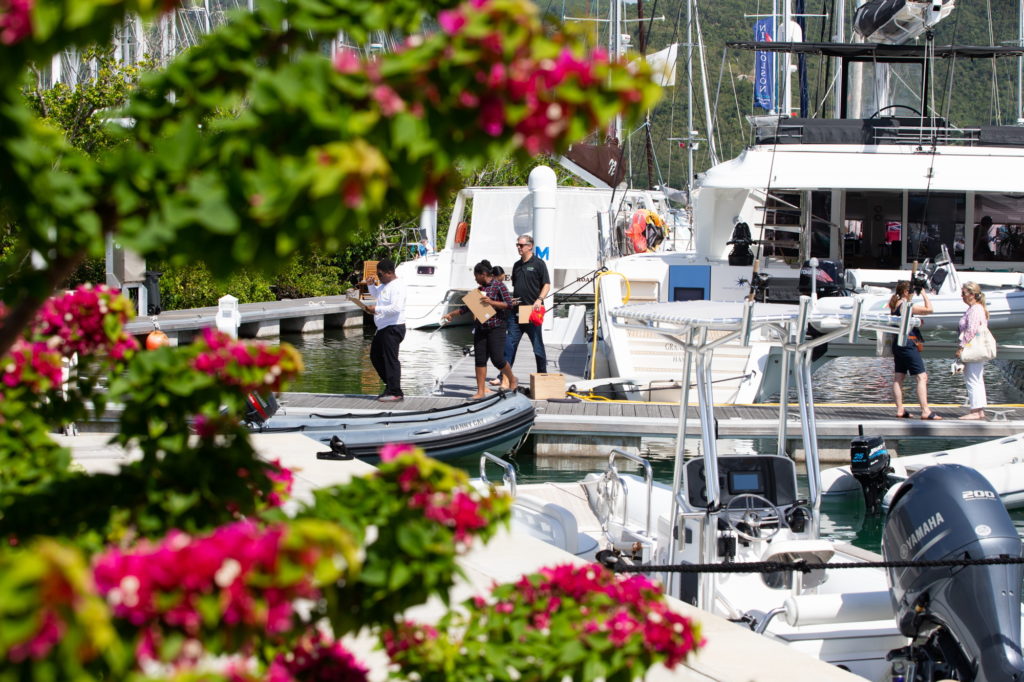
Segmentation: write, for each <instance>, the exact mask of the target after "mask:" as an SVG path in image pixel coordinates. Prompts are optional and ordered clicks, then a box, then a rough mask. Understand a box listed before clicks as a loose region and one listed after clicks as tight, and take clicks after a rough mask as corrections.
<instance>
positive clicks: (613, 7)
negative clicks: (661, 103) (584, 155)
mask: <svg viewBox="0 0 1024 682" xmlns="http://www.w3.org/2000/svg"><path fill="white" fill-rule="evenodd" d="M608 11H609V16H608V53H609V54H610V55H611V58H612V61H616V60H618V59H619V58H620V57H622V0H611V2H610V3H608ZM612 126H613V127H612V134H613V135H614V136H615V139H616V140H618V141H619V143H620V144H625V142H624V141H623V139H622V117H621V116H616V117H615V122H614V123H613V124H612Z"/></svg>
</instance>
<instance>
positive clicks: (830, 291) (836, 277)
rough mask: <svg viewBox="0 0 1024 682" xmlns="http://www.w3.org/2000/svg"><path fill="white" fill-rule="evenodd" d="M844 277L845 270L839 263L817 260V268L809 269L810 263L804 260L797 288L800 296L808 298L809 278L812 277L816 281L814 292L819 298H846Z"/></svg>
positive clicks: (829, 260)
mask: <svg viewBox="0 0 1024 682" xmlns="http://www.w3.org/2000/svg"><path fill="white" fill-rule="evenodd" d="M845 276H846V270H845V269H844V268H843V264H842V262H841V261H837V260H833V259H831V258H819V259H818V267H817V268H813V267H811V261H809V260H806V261H804V264H803V266H802V267H801V268H800V282H799V284H798V285H797V286H798V288H799V290H800V295H801V296H810V295H811V278H812V277H813V278H815V279H816V280H817V285H816V286H815V287H814V290H815V291H816V292H817V294H818V297H819V298H824V297H825V296H846V295H847V291H846V287H845V286H843V280H844V277H845Z"/></svg>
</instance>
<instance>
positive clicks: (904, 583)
mask: <svg viewBox="0 0 1024 682" xmlns="http://www.w3.org/2000/svg"><path fill="white" fill-rule="evenodd" d="M882 555H883V556H884V557H885V559H886V561H894V560H902V561H908V560H912V561H938V560H948V559H984V558H1000V557H1015V558H1019V557H1020V556H1021V540H1020V537H1019V536H1018V534H1017V530H1016V529H1015V528H1014V526H1013V522H1012V521H1011V520H1010V515H1009V514H1008V513H1007V511H1006V508H1005V507H1004V506H1003V503H1002V501H1001V500H1000V499H999V495H998V494H997V493H996V492H995V490H994V489H993V487H992V485H991V484H990V483H989V482H988V480H987V479H986V478H985V477H984V476H982V475H981V474H980V473H978V472H977V471H975V470H974V469H971V468H969V467H964V466H959V465H956V464H941V465H935V466H929V467H925V468H924V469H921V470H920V471H918V472H916V473H914V474H913V475H911V476H910V477H909V478H908V479H907V480H906V481H905V482H904V483H903V484H902V486H901V487H900V489H899V490H898V491H897V493H896V495H895V497H894V498H893V501H892V505H891V507H890V510H889V517H888V519H887V520H886V524H885V529H884V531H883V534H882ZM888 574H889V586H890V588H891V590H892V596H893V601H894V603H895V607H896V617H897V621H898V623H899V628H900V631H901V632H902V633H903V634H904V635H905V636H907V637H910V638H912V639H913V643H912V644H911V646H909V647H907V648H905V649H900V650H898V651H894V652H892V653H890V659H892V660H894V661H896V664H899V665H901V666H905V668H904V669H905V670H906V671H907V672H909V673H910V674H908V675H907V676H906V680H908V682H909V681H910V680H931V679H944V678H948V677H953V678H955V679H958V680H976V681H978V682H996V680H1000V681H1007V680H1024V658H1022V656H1021V648H1020V614H1021V608H1020V588H1021V580H1022V567H1021V565H1020V564H996V565H988V566H981V565H975V566H939V567H926V566H914V567H908V568H889V569H888Z"/></svg>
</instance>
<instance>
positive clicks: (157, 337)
mask: <svg viewBox="0 0 1024 682" xmlns="http://www.w3.org/2000/svg"><path fill="white" fill-rule="evenodd" d="M169 345H171V339H170V338H169V337H168V336H167V334H165V333H163V332H162V331H160V330H159V329H154V330H153V331H151V332H150V333H149V336H147V337H146V350H156V349H157V348H160V347H161V346H169Z"/></svg>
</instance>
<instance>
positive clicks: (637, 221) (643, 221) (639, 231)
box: [626, 209, 647, 253]
mask: <svg viewBox="0 0 1024 682" xmlns="http://www.w3.org/2000/svg"><path fill="white" fill-rule="evenodd" d="M646 230H647V211H645V210H643V209H640V210H638V211H637V212H636V213H634V214H633V217H632V218H631V219H630V221H629V229H627V230H626V236H627V237H629V240H630V242H632V243H633V251H634V252H635V253H644V252H645V251H647V237H646V236H645V235H644V233H645V231H646Z"/></svg>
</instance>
